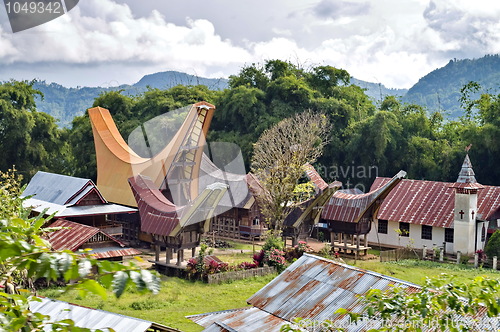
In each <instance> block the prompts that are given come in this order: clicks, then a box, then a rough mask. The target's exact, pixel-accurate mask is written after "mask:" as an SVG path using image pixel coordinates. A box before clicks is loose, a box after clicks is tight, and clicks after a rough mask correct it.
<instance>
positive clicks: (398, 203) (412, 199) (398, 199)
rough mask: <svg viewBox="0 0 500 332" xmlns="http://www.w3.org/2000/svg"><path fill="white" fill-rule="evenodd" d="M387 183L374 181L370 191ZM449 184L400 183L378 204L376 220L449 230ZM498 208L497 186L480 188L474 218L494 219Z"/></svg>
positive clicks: (451, 191) (452, 199)
mask: <svg viewBox="0 0 500 332" xmlns="http://www.w3.org/2000/svg"><path fill="white" fill-rule="evenodd" d="M389 180H390V179H389V178H376V179H375V181H374V182H373V184H372V186H371V188H370V190H376V189H378V188H380V187H381V186H383V185H384V184H386V183H387V182H388V181H389ZM452 185H453V183H449V182H438V181H426V180H403V181H401V182H400V183H399V184H398V185H397V186H396V187H395V188H394V190H392V191H391V192H390V193H389V195H388V196H387V198H386V199H385V200H384V202H383V203H382V205H381V207H380V210H379V212H378V219H385V220H391V221H397V222H408V223H412V224H419V225H428V226H433V227H446V228H451V227H452V226H453V209H454V204H455V193H454V189H453V188H451V186H452ZM499 207H500V187H495V186H484V189H481V190H479V191H478V211H477V213H478V218H480V219H481V220H491V219H494V218H495V217H496V215H497V214H498V211H497V210H499Z"/></svg>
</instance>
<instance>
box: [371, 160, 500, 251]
mask: <svg viewBox="0 0 500 332" xmlns="http://www.w3.org/2000/svg"><path fill="white" fill-rule="evenodd" d="M389 180H390V179H388V178H376V179H375V181H374V183H373V184H372V186H371V190H376V189H378V188H381V187H382V186H384V185H385V184H386V183H387V182H388V181H389ZM499 218H500V187H497V186H486V185H481V184H479V183H477V181H476V178H475V174H474V170H473V168H472V163H471V161H470V159H469V156H468V155H466V156H465V160H464V162H463V165H462V168H461V170H460V173H459V176H458V179H457V181H456V182H454V183H448V182H439V181H426V180H410V179H404V180H402V181H401V182H400V183H399V184H398V185H397V186H396V187H395V188H394V190H392V191H391V192H390V193H389V195H388V196H387V197H386V198H385V199H384V201H383V203H382V205H381V206H380V209H379V210H378V213H377V216H376V219H375V220H374V227H372V228H371V230H370V232H369V234H368V241H369V242H370V243H372V244H373V245H376V246H378V245H381V246H383V247H401V246H413V247H416V248H422V247H423V246H426V247H427V248H433V247H443V249H444V250H445V252H447V253H456V252H458V251H460V252H461V253H462V254H473V253H474V252H476V251H477V250H482V249H484V246H485V244H486V241H487V238H488V237H487V236H488V233H489V234H491V233H493V232H494V231H495V230H496V229H498V228H499V227H498V226H499V225H498V220H499Z"/></svg>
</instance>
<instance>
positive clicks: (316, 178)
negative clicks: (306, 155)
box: [304, 163, 328, 190]
mask: <svg viewBox="0 0 500 332" xmlns="http://www.w3.org/2000/svg"><path fill="white" fill-rule="evenodd" d="M304 168H305V171H306V175H307V177H308V178H309V180H311V182H312V183H314V185H315V186H316V187H317V188H319V189H320V190H324V189H325V188H326V187H328V183H326V182H325V180H323V178H322V177H321V175H319V174H318V172H317V171H316V169H315V168H314V166H313V165H311V164H309V163H307V164H305V165H304Z"/></svg>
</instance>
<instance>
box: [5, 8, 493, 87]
mask: <svg viewBox="0 0 500 332" xmlns="http://www.w3.org/2000/svg"><path fill="white" fill-rule="evenodd" d="M115 1H116V0H86V1H80V3H79V5H78V6H77V7H75V8H74V9H73V10H71V11H70V12H69V14H67V15H64V16H62V17H60V18H58V19H56V20H54V21H52V22H49V23H47V24H44V25H41V26H39V27H36V28H34V29H30V30H27V31H24V32H19V33H16V34H11V33H9V32H7V31H5V29H4V30H2V27H1V26H0V66H2V67H3V68H2V69H5V70H7V69H8V67H7V66H6V64H11V65H12V66H11V67H12V68H14V67H16V68H19V67H20V66H22V65H23V64H26V66H27V68H28V65H29V68H32V67H33V66H36V65H37V64H40V66H41V67H43V66H44V64H51V66H52V67H51V68H52V69H54V70H59V71H61V73H62V74H61V75H63V74H64V71H67V70H68V68H71V66H73V67H75V72H77V69H76V68H77V67H78V68H88V69H89V70H94V72H95V73H96V74H97V75H99V76H100V77H106V79H105V80H104V79H102V78H100V79H99V80H98V81H99V82H102V81H111V80H116V81H119V82H120V83H125V82H127V83H132V81H130V80H132V79H135V80H136V79H138V78H140V77H141V76H142V75H145V74H149V73H151V72H155V71H163V70H179V71H186V72H188V73H191V74H196V75H200V76H210V77H217V76H229V75H231V74H235V73H237V71H238V69H239V68H240V67H241V66H242V65H244V64H249V63H252V62H263V61H265V60H267V59H273V58H280V59H283V60H289V61H292V62H294V63H301V64H304V63H307V64H313V65H314V64H329V65H333V66H336V67H339V68H344V69H346V70H348V71H349V72H350V73H351V74H352V75H353V76H355V77H356V78H359V79H363V80H368V81H379V82H381V83H383V84H385V85H387V86H389V87H410V86H411V85H412V84H414V83H416V82H417V80H418V79H419V78H420V77H422V76H423V75H425V74H427V73H428V72H430V71H431V70H433V69H435V68H437V67H439V66H442V65H444V64H446V63H447V62H448V60H449V59H450V58H453V57H458V58H460V57H477V56H481V55H484V54H486V53H497V52H500V22H499V20H498V17H500V2H499V3H497V2H494V3H493V2H491V1H487V0H476V1H474V2H471V1H470V0H439V1H433V0H431V1H429V0H407V1H401V0H385V1H370V2H368V1H366V0H349V1H342V2H336V1H335V2H334V1H331V0H307V1H301V2H300V4H299V3H298V2H293V1H284V0H282V1H279V2H273V3H272V4H270V5H269V7H268V8H267V10H266V11H262V5H263V3H264V1H261V0H256V1H257V2H256V4H245V5H244V6H243V5H240V4H239V3H236V2H234V1H229V0H220V2H218V3H217V5H206V4H203V5H200V6H199V7H196V8H194V7H193V8H192V6H191V7H190V6H189V4H188V3H185V4H182V5H181V4H179V5H177V6H176V8H175V15H176V16H175V19H173V18H172V15H173V14H172V9H173V7H172V6H174V5H172V4H170V5H167V4H166V3H163V2H162V3H159V2H154V1H145V2H144V4H142V2H141V6H149V7H148V10H146V9H143V10H142V11H141V15H140V16H137V15H135V12H134V10H135V11H137V10H138V9H137V6H138V5H137V4H136V3H135V2H131V1H132V0H127V1H129V2H130V5H127V4H126V3H116V2H115ZM123 1H125V0H123ZM134 1H135V0H134ZM242 6H243V7H242ZM177 7H178V8H177ZM131 8H134V10H132V9H131ZM155 8H158V10H157V9H155ZM164 14H165V15H164ZM167 14H168V15H170V16H169V17H170V19H167V18H166V17H167ZM0 15H1V13H0ZM173 21H175V22H177V23H176V24H174V23H172V22H173ZM223 36H225V37H223ZM58 63H63V64H64V66H61V67H59V69H57V68H58V67H57V64H58ZM46 67H47V66H45V69H44V70H45V71H42V70H40V72H43V73H44V74H45V73H47V72H49V71H50V70H47V69H46ZM106 68H109V69H107V70H106ZM120 68H121V70H120ZM81 72H83V69H82V70H81V71H79V73H81ZM67 75H68V76H70V78H69V79H68V80H71V79H73V80H74V81H75V83H73V85H85V84H88V83H86V82H87V81H82V82H80V81H78V80H79V79H82V80H83V77H79V76H76V75H73V77H71V74H70V73H69V74H67ZM90 76H92V75H91V74H90V71H89V73H88V74H86V75H84V77H85V79H87V77H90ZM0 79H3V77H0Z"/></svg>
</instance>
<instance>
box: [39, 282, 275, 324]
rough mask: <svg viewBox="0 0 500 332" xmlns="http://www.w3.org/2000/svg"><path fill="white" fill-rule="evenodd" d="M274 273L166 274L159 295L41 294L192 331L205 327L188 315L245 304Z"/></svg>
mask: <svg viewBox="0 0 500 332" xmlns="http://www.w3.org/2000/svg"><path fill="white" fill-rule="evenodd" d="M274 277H276V275H269V276H265V277H259V278H249V279H244V280H238V281H233V282H231V283H225V284H220V285H208V284H205V283H203V282H200V281H197V282H191V281H186V280H183V279H179V278H165V280H164V281H163V282H162V288H161V290H160V293H159V294H157V295H151V294H139V293H137V292H134V291H127V292H126V293H124V294H123V296H122V297H121V298H119V299H116V298H114V296H113V295H112V294H111V293H110V294H109V296H108V299H107V300H102V299H101V298H99V297H97V296H93V295H87V296H86V297H85V298H81V297H79V296H78V293H77V292H76V291H70V292H68V293H64V294H61V293H60V291H59V290H57V289H46V290H42V291H40V295H42V296H47V297H50V298H57V299H59V300H61V301H67V302H71V303H76V304H80V305H84V306H88V307H92V308H97V309H102V310H107V311H111V312H116V313H119V314H123V315H127V316H132V317H137V318H141V319H145V320H149V321H153V322H157V323H160V324H164V325H167V326H170V327H174V328H178V329H180V330H182V331H184V332H189V331H202V330H203V328H202V327H201V326H199V325H197V324H195V323H193V322H191V321H190V320H188V319H187V318H185V317H184V316H186V315H194V314H201V313H206V312H211V311H219V310H226V309H234V308H241V307H245V306H247V303H246V300H247V299H248V298H249V297H250V296H251V295H253V294H254V293H255V292H257V291H258V290H259V289H261V288H262V287H264V285H266V284H267V283H269V282H270V281H271V280H272V279H273V278H274Z"/></svg>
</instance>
